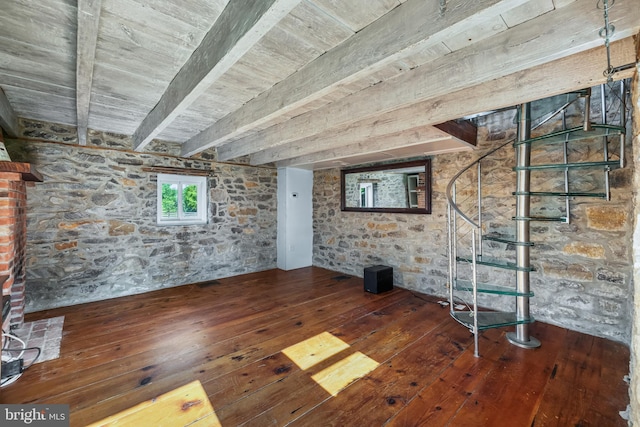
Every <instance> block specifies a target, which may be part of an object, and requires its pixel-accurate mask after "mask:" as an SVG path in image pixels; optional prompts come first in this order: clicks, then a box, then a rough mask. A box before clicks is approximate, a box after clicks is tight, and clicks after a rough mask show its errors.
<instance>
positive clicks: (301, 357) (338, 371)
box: [282, 332, 380, 397]
mask: <svg viewBox="0 0 640 427" xmlns="http://www.w3.org/2000/svg"><path fill="white" fill-rule="evenodd" d="M350 348H351V346H350V345H349V344H347V343H346V342H344V341H342V340H341V339H340V338H338V337H335V336H333V335H332V334H330V333H329V332H322V333H321V334H318V335H316V336H314V337H311V338H309V339H306V340H304V341H301V342H299V343H298V344H294V345H292V346H289V347H287V348H285V349H284V350H282V353H284V355H285V356H287V357H288V358H289V359H291V360H292V361H293V362H294V363H295V364H296V365H298V366H299V367H300V369H302V370H303V371H306V370H308V369H310V368H312V367H314V366H316V365H317V364H318V363H320V362H322V361H324V360H327V359H329V358H330V357H332V356H335V355H336V354H338V353H340V352H342V351H344V350H347V349H350ZM379 365H380V364H379V363H378V362H376V361H375V360H373V359H372V358H370V357H368V356H367V355H365V354H363V353H361V352H359V351H357V352H355V353H353V354H351V355H349V356H347V357H345V358H343V359H341V360H339V361H338V362H336V363H334V364H333V365H331V366H329V367H327V368H325V369H323V370H321V371H320V372H317V373H315V374H313V375H312V376H311V379H313V380H314V381H315V382H316V383H318V384H319V385H320V386H321V387H322V388H323V389H325V390H326V391H327V392H328V393H330V394H331V395H332V396H334V397H335V396H337V395H338V393H339V392H340V391H342V390H343V389H344V388H346V387H347V386H348V385H349V384H351V383H352V382H354V381H355V380H357V379H359V378H362V377H364V376H365V375H367V374H368V373H369V372H371V371H373V370H374V369H376V368H377V367H378V366H379Z"/></svg>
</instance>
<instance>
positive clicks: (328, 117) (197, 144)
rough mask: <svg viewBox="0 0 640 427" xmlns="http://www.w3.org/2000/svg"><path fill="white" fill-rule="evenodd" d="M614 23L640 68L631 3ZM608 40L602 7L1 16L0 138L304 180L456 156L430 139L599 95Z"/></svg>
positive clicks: (296, 5) (144, 6) (165, 2)
mask: <svg viewBox="0 0 640 427" xmlns="http://www.w3.org/2000/svg"><path fill="white" fill-rule="evenodd" d="M609 1H610V2H611V0H609ZM609 17H610V20H611V23H612V24H613V25H614V26H615V33H614V36H613V43H612V47H611V62H612V65H614V66H618V65H626V64H630V63H636V62H637V58H636V48H635V46H634V40H633V38H634V37H635V36H636V35H637V34H638V32H639V31H640V0H625V1H623V0H618V1H617V2H615V3H614V5H613V7H612V8H611V10H610V11H609ZM603 25H604V21H603V11H602V0H600V1H599V2H598V1H597V0H349V1H338V0H260V1H250V0H183V1H180V2H175V1H172V0H77V1H76V0H39V1H37V2H34V1H30V0H6V1H4V2H3V6H2V10H1V11H0V89H2V91H0V125H2V127H3V128H4V130H5V132H6V133H8V134H9V135H11V134H12V133H13V134H15V133H16V124H15V123H16V118H17V117H24V118H29V119H36V120H43V121H47V122H53V123H61V124H67V125H73V126H77V127H78V130H79V132H78V133H79V138H78V141H79V143H80V144H83V143H85V142H86V133H87V129H95V130H103V131H109V132H114V133H121V134H126V135H132V137H133V141H134V146H133V147H132V148H134V149H136V150H139V151H143V150H145V147H147V144H148V143H149V142H150V141H151V140H152V139H153V138H157V139H162V140H167V141H174V142H177V143H180V144H182V147H183V148H182V152H183V155H185V156H191V155H195V154H197V153H199V152H201V151H203V150H205V149H208V148H211V147H216V148H217V150H218V158H219V159H220V160H233V159H236V158H238V157H240V156H247V155H248V156H250V161H251V163H253V164H256V165H260V164H267V163H271V162H275V163H276V164H278V165H281V166H296V167H313V168H324V167H335V166H341V165H346V164H356V163H362V162H369V161H377V160H384V159H390V158H400V157H412V156H419V155H423V154H435V153H440V152H446V151H455V150H461V149H468V148H469V144H467V143H466V142H464V141H463V140H462V139H459V138H457V137H456V136H452V135H451V134H449V133H447V132H445V131H443V130H441V129H440V128H438V127H436V126H434V125H437V124H439V123H443V122H447V121H450V120H454V119H457V118H459V117H463V116H467V115H471V114H475V113H479V112H482V111H487V110H492V109H496V108H503V107H508V106H511V105H515V104H518V103H521V102H526V101H530V100H534V99H540V98H543V97H546V96H550V95H553V94H557V93H562V92H566V91H569V90H574V89H578V88H582V87H586V86H591V85H594V84H598V83H602V82H604V80H605V79H604V77H603V71H604V70H605V69H606V67H607V62H606V51H605V49H604V47H603V46H604V41H603V39H602V38H601V37H600V36H599V31H600V29H601V28H602V27H603ZM632 72H633V69H628V70H626V71H623V72H620V73H618V74H616V76H615V78H616V79H619V78H624V77H628V76H630V75H631V73H632Z"/></svg>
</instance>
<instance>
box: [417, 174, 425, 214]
mask: <svg viewBox="0 0 640 427" xmlns="http://www.w3.org/2000/svg"><path fill="white" fill-rule="evenodd" d="M424 191H425V182H424V173H420V174H418V187H417V188H416V192H417V193H418V207H419V208H421V209H424V208H426V207H427V206H426V197H425V194H424Z"/></svg>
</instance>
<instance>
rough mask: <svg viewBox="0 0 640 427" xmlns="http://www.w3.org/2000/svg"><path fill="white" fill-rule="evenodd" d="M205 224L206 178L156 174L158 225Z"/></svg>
mask: <svg viewBox="0 0 640 427" xmlns="http://www.w3.org/2000/svg"><path fill="white" fill-rule="evenodd" d="M206 222H207V178H206V177H204V176H185V175H168V174H163V173H159V174H158V224H160V225H183V224H186V225H189V224H206Z"/></svg>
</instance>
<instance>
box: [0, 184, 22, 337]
mask: <svg viewBox="0 0 640 427" xmlns="http://www.w3.org/2000/svg"><path fill="white" fill-rule="evenodd" d="M26 201H27V193H26V185H25V182H24V181H23V180H22V176H21V174H19V173H8V172H7V173H0V276H4V275H8V276H9V279H8V280H7V281H6V282H5V283H4V285H3V287H2V293H3V295H7V294H9V295H11V322H10V323H11V326H20V325H22V323H23V322H24V285H25V265H24V260H25V247H26V242H27V221H26V220H27V217H26Z"/></svg>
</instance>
